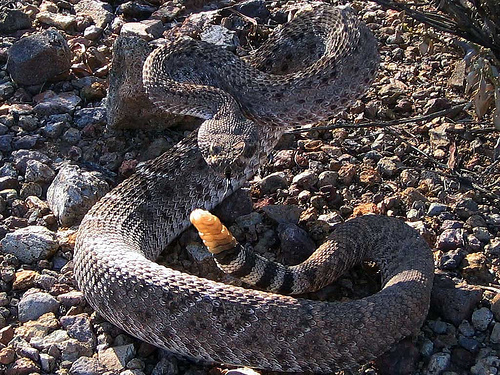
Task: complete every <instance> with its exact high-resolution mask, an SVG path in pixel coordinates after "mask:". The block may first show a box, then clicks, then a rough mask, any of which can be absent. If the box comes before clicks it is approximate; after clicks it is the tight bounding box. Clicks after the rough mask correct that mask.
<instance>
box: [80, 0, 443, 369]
mask: <svg viewBox="0 0 500 375" xmlns="http://www.w3.org/2000/svg"><path fill="white" fill-rule="evenodd" d="M376 47H377V46H376V41H375V39H374V37H373V36H372V34H371V32H370V31H369V29H368V28H367V27H366V26H365V25H364V24H362V23H361V22H360V21H358V20H357V18H356V17H355V16H354V14H353V12H352V11H351V10H349V9H348V8H333V7H331V6H328V5H325V4H319V5H318V4H316V5H314V6H310V7H309V8H308V9H307V10H305V11H303V12H301V13H298V14H297V15H296V17H295V18H294V19H293V20H292V21H291V22H289V23H288V24H287V25H286V26H285V27H283V28H278V29H277V30H276V31H275V33H274V34H273V35H272V36H271V37H270V40H269V41H268V42H267V43H265V44H264V45H263V46H262V47H261V49H259V50H258V51H256V53H254V54H252V55H250V56H248V57H246V58H245V59H243V60H242V59H239V58H237V57H236V56H235V55H233V54H231V53H230V52H227V51H225V50H222V49H218V48H215V47H214V46H211V45H208V44H207V43H203V42H201V41H195V40H193V39H187V38H181V39H179V40H177V41H174V42H171V43H169V44H167V45H166V46H164V47H161V48H159V49H157V50H155V51H154V52H153V53H152V54H151V55H150V56H149V57H148V59H147V61H146V63H145V66H144V69H143V79H144V84H145V87H146V89H147V91H148V94H149V95H150V97H151V100H152V101H153V102H154V103H156V104H157V105H159V106H161V107H162V108H164V109H165V110H167V111H170V112H174V113H185V114H191V115H195V116H199V117H202V118H205V119H207V121H205V123H207V122H208V123H209V126H205V128H206V131H205V132H204V133H203V134H201V133H202V132H203V130H201V129H203V127H204V125H206V124H205V123H204V124H203V125H202V128H201V129H200V132H199V133H197V132H193V133H192V134H191V135H190V136H188V137H186V138H185V139H184V140H183V141H181V142H180V143H178V144H177V145H175V146H174V147H172V148H171V149H170V150H169V151H167V152H166V153H164V154H163V155H161V156H160V157H158V158H156V159H154V160H152V161H149V162H146V163H144V164H142V165H141V166H140V167H138V168H137V171H136V173H135V174H134V175H132V176H131V177H130V178H128V179H127V180H125V181H124V182H122V183H121V184H120V185H118V186H117V187H116V188H115V189H113V190H112V191H111V192H109V193H108V194H107V195H106V196H105V197H104V198H102V199H101V200H100V201H99V202H98V203H97V204H96V205H95V206H94V207H93V208H92V209H91V210H90V211H89V213H88V214H87V215H86V216H85V218H84V219H83V221H82V223H81V225H80V229H79V233H78V236H77V240H76V246H75V253H74V273H75V279H76V281H77V284H78V286H79V288H80V289H81V290H82V291H83V292H84V294H85V296H86V298H87V300H88V302H89V304H90V305H91V306H92V307H93V308H94V309H95V310H96V311H98V312H99V313H100V314H101V315H102V316H103V317H104V318H106V319H107V320H109V321H110V322H112V323H113V324H115V325H116V326H118V327H120V328H122V329H123V330H125V331H127V332H129V333H130V334H132V335H134V336H136V337H138V338H140V339H142V340H144V341H147V342H149V343H151V344H153V345H156V346H158V347H161V348H165V349H168V350H170V351H172V352H175V353H178V354H181V355H185V356H188V357H192V358H195V359H198V360H202V361H206V362H212V363H213V362H216V363H225V364H233V365H245V366H250V367H256V368H261V369H268V370H274V371H292V372H299V371H300V372H320V373H325V372H332V371H334V370H338V369H345V368H353V367H356V366H359V365H360V364H364V363H366V362H367V361H369V360H371V359H373V358H375V357H376V356H378V355H380V354H381V353H383V352H384V351H386V350H387V349H388V348H390V346H391V345H392V344H394V343H395V342H397V341H398V340H400V339H402V338H403V337H405V336H407V335H409V334H411V333H413V332H415V331H416V330H418V328H419V327H420V325H421V324H422V323H423V320H424V318H425V315H426V313H427V310H428V306H429V299H430V290H431V285H432V276H433V262H432V257H431V253H430V250H429V248H428V246H427V245H426V243H425V242H424V241H423V240H422V239H421V238H420V236H419V235H418V234H417V233H416V231H414V230H413V229H411V228H410V227H408V226H407V225H406V224H404V223H402V222H400V221H399V220H396V219H394V218H387V217H379V216H366V217H361V218H356V219H353V220H349V221H348V222H346V223H344V224H342V225H338V226H336V227H335V228H334V230H333V232H332V234H331V236H330V237H329V238H328V240H327V241H326V242H325V243H324V244H323V245H322V246H321V247H320V248H318V250H317V251H316V252H315V253H314V254H313V255H312V256H311V257H310V258H309V259H308V260H306V261H305V262H304V263H303V264H301V265H298V266H294V267H290V268H287V271H286V272H288V273H287V275H292V276H290V277H293V278H294V279H293V280H294V281H293V282H298V283H300V280H306V279H307V280H309V281H310V283H311V284H312V285H313V286H314V287H315V288H318V287H321V285H324V284H327V283H329V282H331V281H332V280H334V279H335V278H337V277H338V276H340V275H341V274H342V273H343V272H345V271H346V270H347V269H349V268H350V267H351V266H353V265H354V264H356V263H359V262H360V261H362V260H365V259H370V260H374V261H375V262H376V263H377V264H378V266H379V267H380V270H381V274H382V279H383V288H382V290H381V291H380V292H378V293H376V294H374V295H372V296H369V297H367V298H363V299H361V300H356V301H351V302H346V303H344V302H342V303H339V302H321V301H312V300H307V299H301V298H294V297H291V296H283V295H279V294H273V293H270V292H263V291H258V290H251V289H244V288H240V287H235V286H229V285H225V284H221V283H218V282H214V281H210V280H206V279H203V278H200V277H196V276H193V275H189V274H186V273H183V272H179V271H176V270H173V269H170V268H167V267H164V266H160V265H158V264H156V263H155V262H154V260H155V259H156V258H157V256H158V255H159V253H160V252H161V251H162V249H164V248H165V246H166V245H167V244H168V243H169V242H171V241H172V240H173V239H174V238H175V237H176V236H177V235H179V233H181V232H182V231H183V230H184V229H186V228H187V227H188V225H189V220H188V216H189V213H190V212H191V210H193V209H195V208H199V207H201V208H205V209H211V208H213V207H214V206H215V205H217V204H218V203H219V202H221V201H222V200H223V199H224V198H225V196H226V195H227V194H226V192H227V186H228V181H229V182H230V184H231V186H232V187H233V189H236V188H238V187H240V186H241V185H242V184H243V183H245V181H247V180H248V179H249V178H250V176H251V175H252V174H254V173H255V172H256V170H257V169H258V167H259V164H260V163H261V162H262V160H263V158H265V156H266V155H268V154H269V153H270V152H271V150H272V148H273V147H274V145H275V144H276V142H277V141H278V139H279V138H280V136H281V135H282V133H283V131H284V128H285V126H286V125H290V124H301V123H311V122H314V121H317V120H323V119H326V118H328V117H329V116H331V115H332V114H334V113H335V112H336V111H338V110H339V109H341V108H342V107H343V106H345V105H347V104H348V103H349V102H351V101H352V100H353V99H355V98H356V97H357V96H358V95H360V94H361V93H362V92H363V91H364V90H365V89H366V87H367V85H368V84H369V83H370V82H371V80H372V78H373V76H374V74H375V70H376V66H377V64H378V54H377V50H376ZM294 48H298V49H300V50H301V51H305V52H304V53H291V51H294ZM225 116H229V120H227V121H226V120H225V119H224V118H225ZM235 123H236V125H234V124H235ZM247 125H248V126H249V127H250V128H251V129H252V131H251V132H246V133H245V129H244V127H245V126H247ZM221 129H222V130H221ZM219 130H220V131H219ZM249 134H250V135H249ZM235 138H236V141H234V142H233V140H234V139H235ZM235 142H236V143H235ZM228 144H229V145H230V146H227V145H228ZM240 144H243V146H242V147H239V145H240ZM198 145H200V146H199V147H198ZM202 145H204V146H202ZM221 150H222V152H221ZM224 152H229V156H228V157H226V159H224V160H227V159H228V158H229V160H230V161H231V162H230V163H224V162H221V161H220V160H222V159H220V158H219V155H218V154H219V153H222V154H224ZM226 156H227V154H226ZM206 160H207V161H208V164H207V161H206ZM209 164H211V165H209ZM212 166H214V167H215V170H217V169H218V168H223V172H224V173H218V172H220V170H218V171H217V173H216V172H214V170H213V169H212ZM228 168H229V172H230V173H226V172H227V169H228ZM243 264H245V262H243ZM254 264H255V262H254ZM271 268H272V267H268V269H271ZM248 272H252V270H248ZM248 272H246V273H247V274H248ZM278 274H282V273H280V272H278V271H276V272H274V276H276V275H278ZM269 276H270V273H269V272H268V274H267V277H269ZM275 279H276V277H275ZM311 279H313V280H311ZM297 280H298V281H297ZM318 280H319V281H318ZM268 281H272V280H271V279H270V280H268ZM275 281H276V280H275ZM281 281H282V282H281V284H280V285H281V288H278V289H282V290H287V289H288V290H289V291H293V290H292V289H294V288H292V286H291V284H290V283H291V282H292V280H291V279H290V278H289V277H283V278H282V280H281ZM271 284H276V283H271ZM275 286H276V285H275Z"/></svg>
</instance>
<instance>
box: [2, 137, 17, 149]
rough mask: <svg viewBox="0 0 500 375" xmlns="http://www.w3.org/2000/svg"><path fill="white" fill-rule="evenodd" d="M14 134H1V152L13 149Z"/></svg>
mask: <svg viewBox="0 0 500 375" xmlns="http://www.w3.org/2000/svg"><path fill="white" fill-rule="evenodd" d="M13 139H14V135H13V134H5V135H0V152H10V151H12V140H13Z"/></svg>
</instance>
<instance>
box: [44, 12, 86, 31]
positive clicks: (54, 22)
mask: <svg viewBox="0 0 500 375" xmlns="http://www.w3.org/2000/svg"><path fill="white" fill-rule="evenodd" d="M36 20H37V21H38V22H39V23H42V24H45V25H47V26H54V27H56V28H58V29H60V30H69V29H72V28H74V26H75V25H76V17H75V16H74V15H72V14H61V13H53V12H39V13H38V14H37V15H36Z"/></svg>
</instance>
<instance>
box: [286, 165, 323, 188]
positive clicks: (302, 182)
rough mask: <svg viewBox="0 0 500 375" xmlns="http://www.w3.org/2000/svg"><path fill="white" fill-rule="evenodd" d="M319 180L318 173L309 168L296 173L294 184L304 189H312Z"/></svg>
mask: <svg viewBox="0 0 500 375" xmlns="http://www.w3.org/2000/svg"><path fill="white" fill-rule="evenodd" d="M317 182H318V175H317V174H316V172H314V171H313V170H311V169H307V170H305V171H303V172H301V173H299V174H298V175H296V176H295V177H294V178H293V180H292V184H296V185H298V186H299V187H301V188H303V189H310V188H311V187H313V186H314V185H315V184H316V183H317Z"/></svg>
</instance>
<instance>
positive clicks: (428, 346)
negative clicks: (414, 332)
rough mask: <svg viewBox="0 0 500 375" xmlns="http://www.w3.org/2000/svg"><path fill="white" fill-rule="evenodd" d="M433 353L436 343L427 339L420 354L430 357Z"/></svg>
mask: <svg viewBox="0 0 500 375" xmlns="http://www.w3.org/2000/svg"><path fill="white" fill-rule="evenodd" d="M433 352H434V343H433V342H432V341H431V340H429V339H427V338H426V339H424V342H423V343H422V346H421V348H420V353H422V355H423V356H424V357H430V356H431V355H432V353H433Z"/></svg>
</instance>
